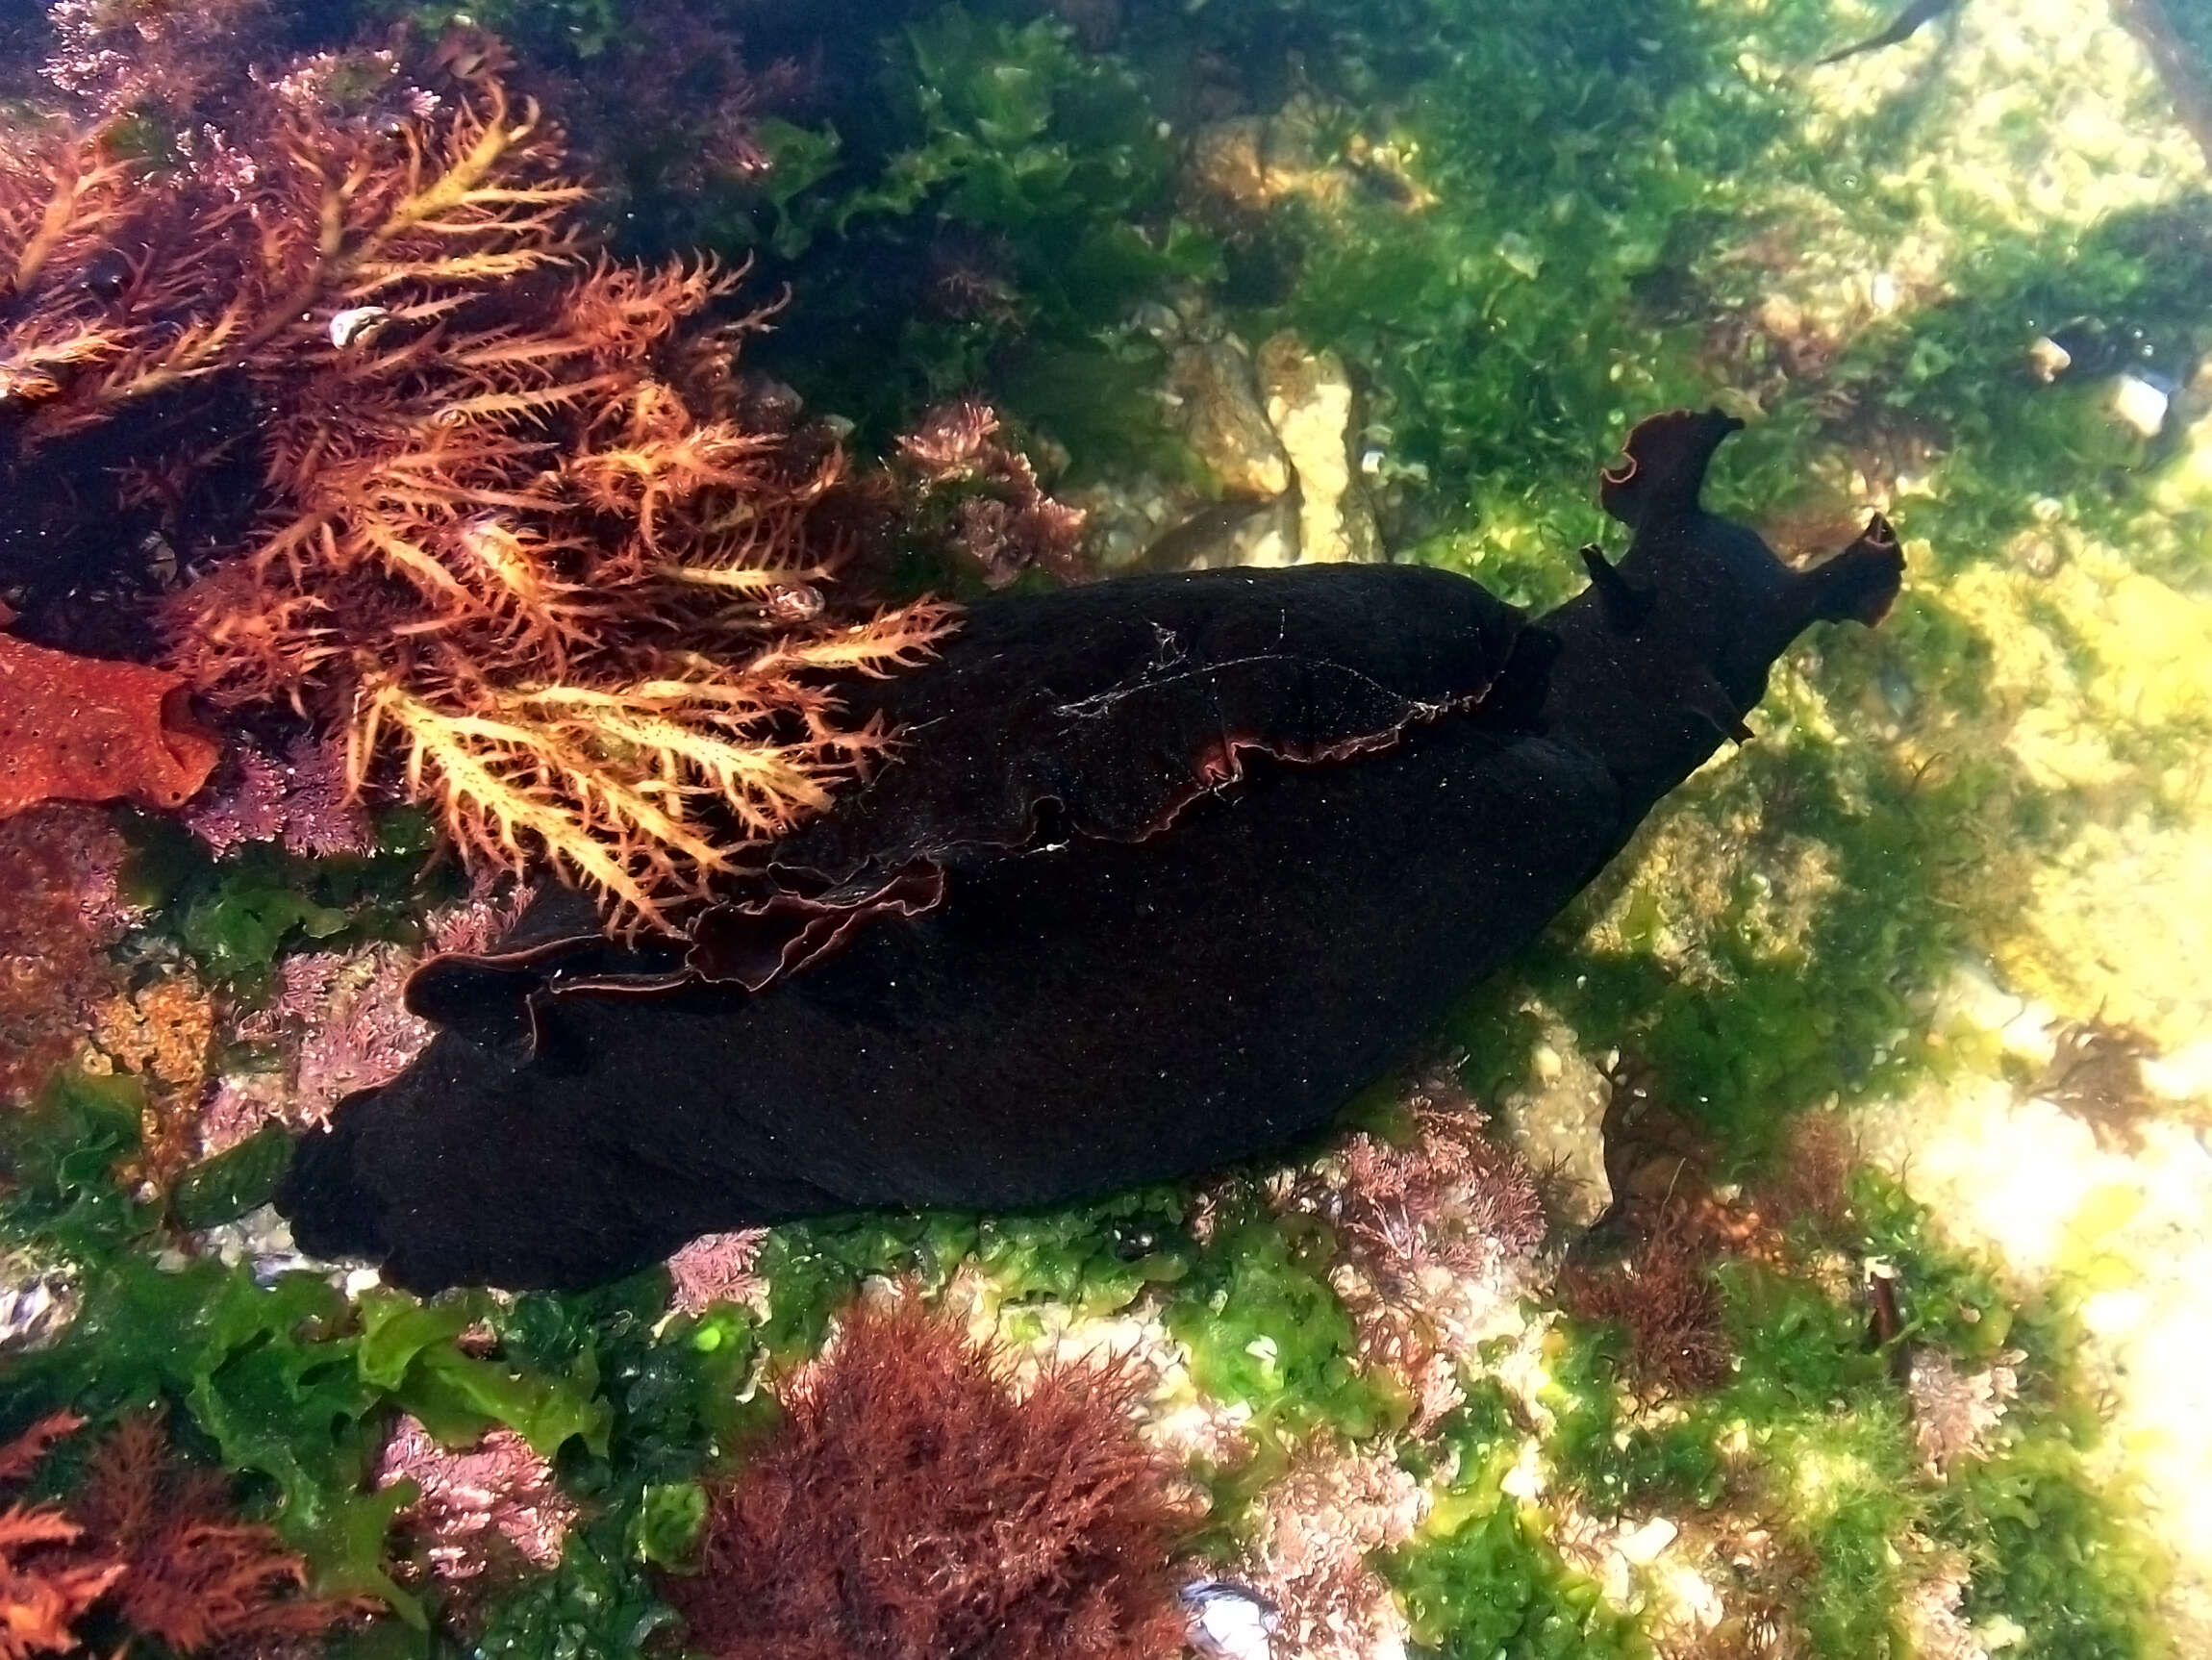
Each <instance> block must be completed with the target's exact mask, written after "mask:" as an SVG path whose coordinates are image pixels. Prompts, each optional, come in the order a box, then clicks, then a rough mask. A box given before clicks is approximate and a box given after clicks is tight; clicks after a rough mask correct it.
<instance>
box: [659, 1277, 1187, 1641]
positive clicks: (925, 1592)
mask: <svg viewBox="0 0 2212 1660" xmlns="http://www.w3.org/2000/svg"><path fill="white" fill-rule="evenodd" d="M1012 1375H1013V1363H1012V1359H1011V1357H1009V1356H1007V1355H1005V1354H1002V1353H999V1352H997V1351H994V1350H991V1349H978V1348H975V1347H972V1346H970V1345H969V1344H968V1341H967V1339H966V1338H965V1337H964V1336H963V1335H962V1334H961V1333H960V1332H958V1331H956V1330H954V1329H952V1328H951V1327H949V1326H948V1325H946V1324H945V1323H943V1321H941V1320H934V1319H932V1318H931V1317H930V1316H928V1315H927V1314H926V1313H924V1312H923V1311H922V1310H921V1309H920V1308H919V1307H918V1306H917V1304H916V1303H914V1302H913V1301H911V1300H909V1301H908V1302H906V1303H904V1304H903V1305H901V1306H899V1307H896V1308H892V1309H890V1310H881V1309H874V1308H868V1307H860V1308H856V1309H855V1310H854V1311H852V1312H851V1313H850V1314H849V1315H848V1316H847V1317H846V1319H845V1320H844V1323H843V1325H842V1329H841V1331H840V1332H839V1334H838V1336H837V1338H836V1340H835V1343H834V1345H833V1346H832V1347H831V1349H830V1351H829V1353H828V1356H827V1358H826V1359H823V1360H821V1361H819V1362H817V1363H815V1365H814V1366H813V1367H811V1368H810V1369H809V1370H808V1371H805V1372H803V1373H801V1374H800V1376H799V1377H798V1379H797V1380H796V1381H795V1382H794V1383H793V1384H792V1387H791V1388H790V1389H789V1390H788V1391H787V1392H786V1396H785V1401H784V1405H785V1408H786V1416H785V1419H784V1421H783V1422H782V1424H781V1425H780V1426H779V1428H778V1429H777V1431H776V1432H775V1434H774V1435H773V1437H772V1438H771V1439H770V1440H769V1441H768V1442H767V1444H765V1445H764V1446H761V1447H760V1448H758V1449H757V1450H756V1451H755V1453H754V1454H753V1456H752V1457H750V1458H749V1459H748V1460H747V1461H746V1463H745V1465H744V1467H743V1468H742V1470H741V1471H739V1473H738V1474H737V1475H736V1476H735V1477H733V1478H731V1479H730V1480H728V1481H727V1482H725V1483H723V1484H722V1485H721V1486H719V1488H718V1489H717V1490H716V1491H715V1493H714V1495H713V1499H712V1509H711V1510H710V1512H709V1518H708V1522H707V1530H706V1535H705V1540H704V1545H703V1547H702V1552H701V1562H700V1565H699V1571H698V1572H696V1573H692V1574H687V1575H684V1576H682V1577H670V1578H668V1579H667V1580H666V1581H665V1582H664V1589H665V1591H666V1594H667V1595H668V1596H669V1597H671V1599H672V1600H673V1601H675V1603H676V1604H677V1606H678V1607H679V1608H680V1609H681V1610H682V1612H683V1614H684V1616H685V1618H686V1619H687V1621H688V1622H690V1632H689V1638H690V1641H691V1644H692V1645H693V1646H694V1647H698V1648H700V1649H701V1650H703V1651H704V1652H706V1653H708V1654H711V1655H714V1656H716V1660H752V1657H755V1656H758V1657H760V1660H768V1657H770V1656H773V1657H774V1660H846V1657H848V1656H850V1655H854V1654H864V1653H865V1654H871V1655H881V1656H884V1657H885V1660H926V1657H929V1656H936V1655H944V1654H961V1655H968V1656H971V1657H973V1660H1052V1657H1054V1656H1074V1655H1083V1656H1087V1657H1092V1660H1140V1657H1147V1660H1148V1657H1155V1656H1157V1657H1160V1660H1165V1657H1166V1656H1169V1655H1171V1654H1175V1653H1178V1652H1180V1650H1181V1642H1182V1636H1183V1629H1184V1619H1183V1615H1182V1613H1181V1611H1180V1610H1179V1609H1178V1607H1177V1605H1176V1599H1175V1586H1174V1581H1173V1578H1172V1575H1171V1572H1170V1563H1169V1553H1170V1548H1171V1546H1172V1544H1173V1541H1174V1538H1175V1535H1176V1533H1177V1531H1178V1530H1179V1526H1180V1524H1181V1521H1182V1517H1181V1513H1180V1511H1179V1510H1178V1508H1177V1506H1176V1504H1175V1502H1174V1501H1173V1499H1172V1498H1171V1497H1170V1496H1169V1489H1168V1485H1167V1482H1166V1478H1165V1474H1164V1471H1163V1470H1162V1468H1161V1466H1160V1465H1159V1463H1158V1462H1157V1461H1156V1459H1155V1458H1154V1456H1153V1455H1152V1454H1150V1453H1149V1452H1147V1451H1146V1450H1145V1448H1144V1446H1143V1445H1142V1444H1141V1443H1140V1442H1139V1441H1138V1439H1137V1437H1136V1434H1135V1432H1134V1429H1133V1426H1132V1424H1131V1421H1130V1411H1131V1407H1132V1403H1133V1390H1134V1380H1133V1378H1132V1377H1131V1375H1130V1374H1129V1372H1128V1371H1126V1370H1125V1369H1123V1370H1115V1369H1112V1368H1105V1369H1101V1368H1099V1367H1096V1366H1091V1365H1077V1366H1068V1367H1058V1368H1047V1369H1046V1370H1045V1371H1043V1373H1042V1374H1041V1375H1040V1376H1039V1377H1038V1378H1037V1380H1036V1381H1035V1382H1034V1383H1033V1384H1031V1385H1030V1386H1029V1387H1028V1389H1027V1390H1026V1392H1025V1393H1017V1391H1016V1389H1015V1387H1014V1384H1013V1382H1012Z"/></svg>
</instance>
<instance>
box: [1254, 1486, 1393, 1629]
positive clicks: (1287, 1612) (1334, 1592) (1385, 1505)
mask: <svg viewBox="0 0 2212 1660" xmlns="http://www.w3.org/2000/svg"><path fill="white" fill-rule="evenodd" d="M1427 1508H1428V1500H1427V1497H1426V1495H1425V1494H1424V1493H1423V1492H1422V1490H1421V1487H1420V1483H1419V1482H1417V1481H1415V1480H1414V1478H1413V1477H1412V1476H1411V1475H1408V1474H1407V1473H1406V1472H1405V1471H1403V1470H1400V1469H1399V1468H1398V1467H1397V1465H1396V1463H1395V1461H1394V1460H1393V1459H1392V1458H1391V1457H1390V1456H1389V1455H1387V1454H1370V1455H1366V1456H1350V1457H1337V1456H1322V1457H1317V1458H1315V1459H1313V1460H1311V1461H1310V1462H1307V1463H1303V1464H1300V1465H1298V1466H1296V1467H1295V1468H1294V1469H1293V1470H1292V1471H1290V1473H1289V1474H1287V1475H1286V1476H1284V1478H1283V1479H1282V1480H1281V1481H1279V1482H1277V1483H1275V1484H1274V1485H1273V1486H1272V1487H1270V1488H1269V1489H1268V1492H1267V1496H1266V1497H1265V1498H1263V1499H1262V1501H1261V1505H1260V1510H1259V1514H1258V1516H1257V1518H1256V1519H1255V1521H1254V1523H1253V1526H1252V1529H1251V1534H1250V1544H1249V1545H1248V1546H1247V1547H1246V1548H1245V1553H1244V1563H1243V1566H1242V1569H1241V1572H1242V1574H1243V1576H1244V1578H1245V1579H1246V1580H1247V1581H1248V1582H1249V1583H1250V1584H1251V1585H1252V1587H1253V1588H1254V1589H1255V1590H1257V1591H1259V1592H1261V1593H1262V1594H1264V1595H1265V1596H1266V1597H1267V1598H1268V1599H1269V1601H1270V1602H1272V1603H1273V1604H1274V1606H1275V1609H1276V1612H1277V1614H1278V1616H1279V1619H1280V1624H1279V1626H1278V1627H1277V1629H1278V1632H1279V1637H1280V1640H1281V1641H1280V1646H1279V1647H1278V1648H1277V1652H1278V1653H1282V1654H1286V1655H1290V1654H1295V1655H1301V1656H1304V1657H1305V1660H1366V1656H1369V1655H1373V1654H1385V1653H1392V1652H1397V1651H1402V1650H1403V1648H1404V1646H1405V1638H1406V1623H1405V1616H1404V1615H1403V1614H1401V1613H1400V1612H1399V1611H1398V1608H1397V1605H1396V1604H1395V1602H1394V1601H1393V1600H1392V1598H1391V1593H1390V1587H1389V1586H1388V1585H1386V1584H1384V1583H1383V1580H1382V1578H1381V1576H1380V1575H1378V1574H1377V1573H1376V1572H1374V1570H1373V1569H1371V1568H1370V1567H1369V1566H1368V1558H1369V1557H1370V1555H1372V1554H1373V1553H1374V1552H1375V1551H1377V1550H1384V1549H1388V1548H1389V1547H1392V1546H1394V1545H1399V1544H1402V1543H1404V1541H1406V1540H1407V1539H1409V1538H1411V1537H1412V1536H1413V1532H1414V1529H1415V1528H1417V1527H1419V1526H1420V1522H1421V1520H1422V1518H1423V1516H1424V1515H1425V1514H1426V1512H1427Z"/></svg>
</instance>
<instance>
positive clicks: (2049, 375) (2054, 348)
mask: <svg viewBox="0 0 2212 1660" xmlns="http://www.w3.org/2000/svg"><path fill="white" fill-rule="evenodd" d="M2027 366H2028V367H2029V368H2031V369H2033V370H2034V371H2035V378H2036V379H2037V380H2039V381H2044V382H2046V383H2048V382H2050V381H2054V380H2056V379H2058V377H2059V376H2060V375H2062V374H2064V373H2066V371H2067V370H2068V369H2070V368H2072V367H2073V366H2074V354H2073V353H2072V352H2070V351H2068V350H2067V349H2066V348H2065V347H2064V346H2062V345H2060V344H2059V343H2058V342H2057V341H2056V340H2052V339H2051V338H2050V337H2049V335H2038V336H2036V337H2035V343H2034V344H2033V345H2031V346H2029V347H2028V348H2027Z"/></svg>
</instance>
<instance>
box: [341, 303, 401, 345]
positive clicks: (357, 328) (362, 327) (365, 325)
mask: <svg viewBox="0 0 2212 1660" xmlns="http://www.w3.org/2000/svg"><path fill="white" fill-rule="evenodd" d="M390 321H391V313H390V310H389V309H388V308H387V307H384V306H348V307H346V308H345V310H344V311H342V312H338V313H335V314H333V315H332V317H331V319H330V343H331V344H332V345H334V346H336V347H338V349H339V351H343V350H345V348H346V347H348V346H350V345H352V344H353V343H354V342H355V341H356V340H367V339H368V337H369V336H370V335H372V334H374V333H375V332H376V331H377V330H378V329H380V328H382V327H384V325H385V324H386V323H388V322H390Z"/></svg>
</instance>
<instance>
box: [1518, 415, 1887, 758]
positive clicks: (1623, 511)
mask: <svg viewBox="0 0 2212 1660" xmlns="http://www.w3.org/2000/svg"><path fill="white" fill-rule="evenodd" d="M1742 425H1743V422H1741V421H1739V420H1737V419H1735V418H1734V417H1733V416H1730V415H1722V413H1721V412H1720V411H1718V410H1707V411H1705V412H1704V413H1703V414H1692V413H1691V412H1689V411H1687V410H1677V411H1674V412H1673V413H1672V414H1669V415H1655V416H1653V417H1652V418H1650V419H1649V420H1646V421H1644V422H1643V423H1642V424H1640V425H1639V426H1638V427H1637V428H1636V429H1635V431H1633V432H1631V433H1630V434H1629V435H1628V440H1627V442H1626V443H1625V444H1624V445H1623V446H1622V449H1623V453H1622V455H1621V460H1620V461H1619V462H1617V463H1616V464H1615V465H1612V466H1610V467H1608V468H1606V469H1605V471H1604V472H1603V473H1602V474H1601V475H1600V499H1601V500H1602V501H1603V503H1604V506H1605V510H1606V512H1608V513H1609V514H1611V515H1612V516H1614V517H1615V518H1617V519H1619V520H1621V523H1623V524H1625V525H1627V526H1628V527H1629V528H1630V529H1631V530H1633V531H1634V532H1635V540H1634V541H1633V542H1631V543H1630V545H1629V549H1628V552H1627V553H1626V554H1625V555H1623V556H1622V558H1621V562H1620V563H1619V564H1618V565H1614V564H1612V563H1610V562H1608V561H1607V559H1606V558H1605V555H1604V554H1603V553H1602V552H1601V551H1599V550H1598V549H1597V548H1596V547H1595V546H1592V547H1587V548H1584V549H1583V550H1582V557H1583V561H1584V563H1585V564H1586V565H1587V566H1589V569H1590V575H1591V591H1590V593H1589V595H1588V596H1586V597H1585V598H1584V599H1582V600H1578V601H1575V602H1572V603H1571V605H1570V606H1568V607H1566V608H1563V611H1562V612H1561V613H1560V614H1559V616H1560V619H1561V620H1560V624H1559V632H1561V633H1562V634H1564V635H1567V636H1569V637H1570V638H1571V640H1572V641H1573V644H1574V648H1575V649H1574V650H1573V651H1572V652H1571V653H1570V654H1568V657H1567V658H1566V659H1564V660H1563V662H1562V673H1563V675H1564V680H1563V682H1562V683H1561V684H1560V686H1559V687H1558V688H1557V691H1558V693H1559V696H1558V699H1557V701H1558V704H1559V708H1558V710H1557V713H1559V714H1560V715H1562V716H1563V717H1565V718H1566V720H1567V721H1568V722H1569V723H1570V724H1571V725H1573V726H1575V727H1577V728H1578V729H1580V730H1581V731H1582V732H1583V733H1584V734H1585V735H1586V736H1587V737H1589V738H1591V739H1592V740H1593V741H1594V742H1596V745H1597V746H1598V747H1600V748H1601V749H1603V750H1604V751H1605V752H1606V753H1607V755H1608V758H1609V759H1611V760H1613V761H1614V763H1615V765H1616V766H1617V767H1621V765H1622V764H1623V762H1624V760H1625V761H1630V762H1634V761H1635V760H1636V758H1637V757H1638V756H1639V755H1640V754H1642V755H1645V756H1646V757H1647V767H1646V765H1642V764H1639V765H1637V766H1636V768H1635V769H1637V770H1645V769H1649V770H1651V771H1653V772H1654V773H1655V774H1666V773H1669V772H1676V771H1677V770H1678V769H1677V759H1678V758H1677V757H1676V756H1674V754H1673V753H1672V751H1673V750H1675V749H1676V748H1679V747H1682V744H1680V743H1677V742H1669V741H1668V739H1667V734H1668V732H1670V731H1672V732H1677V733H1682V734H1685V735H1687V736H1688V737H1689V738H1696V739H1698V741H1699V742H1702V739H1704V738H1710V737H1711V736H1712V735H1713V734H1715V733H1718V734H1720V735H1722V736H1725V737H1729V738H1736V739H1742V738H1744V737H1747V736H1748V733H1747V730H1746V728H1745V726H1744V719H1743V717H1744V715H1745V713H1746V712H1747V711H1748V710H1749V709H1750V708H1751V707H1752V706H1753V705H1754V704H1756V703H1757V702H1758V701H1759V699H1760V698H1761V697H1762V696H1763V695H1765V692H1766V688H1767V671H1768V669H1769V668H1771V667H1772V666H1773V662H1774V659H1775V658H1777V657H1779V656H1780V655H1781V654H1782V652H1783V651H1784V650H1785V649H1786V648H1787V647H1788V646H1789V644H1790V642H1791V641H1793V640H1795V639H1796V638H1797V636H1798V634H1799V633H1801V632H1802V631H1803V630H1804V629H1805V628H1806V626H1807V625H1808V624H1811V623H1814V622H1819V621H1847V620H1855V621H1859V622H1864V623H1870V624H1871V623H1874V622H1878V621H1880V620H1881V618H1882V616H1884V615H1885V614H1886V613H1887V612H1888V610H1889V607H1890V604H1891V602H1892V601H1893V600H1894V599H1895V598H1896V597H1897V592H1898V583H1899V581H1900V580H1901V578H1902V576H1903V572H1904V558H1903V555H1902V554H1901V553H1900V552H1899V550H1898V541H1897V538H1896V536H1895V535H1894V534H1893V533H1892V532H1891V530H1890V527H1889V525H1888V523H1887V522H1886V521H1885V520H1884V519H1883V518H1882V517H1881V516H1880V515H1878V514H1877V515H1875V516H1873V519H1872V520H1871V521H1870V522H1869V524H1868V525H1867V528H1866V530H1865V532H1864V533H1863V534H1862V535H1861V536H1860V537H1859V539H1858V540H1857V541H1854V542H1853V543H1852V544H1851V545H1850V546H1849V547H1848V548H1846V549H1844V551H1843V552H1841V553H1839V554H1837V555H1836V556H1835V557H1833V558H1831V559H1829V560H1827V561H1826V562H1825V563H1823V564H1821V565H1818V566H1813V567H1812V568H1810V569H1806V570H1795V569H1792V568H1791V567H1790V566H1787V565H1785V564H1783V563H1782V561H1781V560H1780V559H1779V558H1777V557H1776V556H1775V554H1774V551H1773V549H1772V548H1771V547H1769V546H1768V545H1767V544H1766V542H1765V541H1762V540H1761V539H1760V537H1759V534H1758V533H1757V532H1756V531H1754V530H1752V529H1751V528H1750V527H1749V526H1748V525H1743V524H1738V523H1736V522H1734V521H1733V520H1730V519H1724V518H1721V517H1718V516H1715V515H1713V514H1710V513H1708V512H1706V511H1705V509H1704V507H1703V505H1702V504H1701V502H1700V500H1699V496H1700V493H1701V491H1702V490H1703V487H1704V482H1705V471H1706V468H1707V466H1708V465H1710V464H1711V462H1712V459H1713V452H1714V451H1715V450H1717V449H1718V448H1719V447H1720V445H1721V442H1722V440H1723V439H1725V438H1726V437H1727V436H1728V435H1729V434H1730V433H1732V432H1735V431H1736V430H1738V429H1739V428H1740V427H1741V426H1742ZM1700 734H1701V737H1700ZM1691 764H1692V765H1695V762H1694V761H1693V762H1692V763H1691ZM1671 786H1672V780H1667V781H1664V782H1661V783H1660V784H1659V788H1661V789H1665V788H1670V787H1671Z"/></svg>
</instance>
